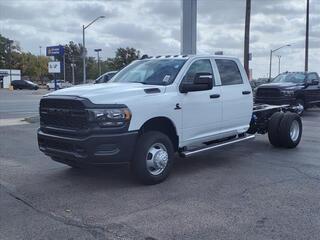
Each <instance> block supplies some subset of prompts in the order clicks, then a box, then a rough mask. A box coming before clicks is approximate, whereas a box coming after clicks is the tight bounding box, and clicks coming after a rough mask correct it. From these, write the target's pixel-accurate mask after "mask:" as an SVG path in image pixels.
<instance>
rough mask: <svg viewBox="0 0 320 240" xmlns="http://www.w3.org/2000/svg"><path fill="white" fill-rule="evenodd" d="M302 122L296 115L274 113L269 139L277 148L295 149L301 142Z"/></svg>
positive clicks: (271, 119) (269, 129)
mask: <svg viewBox="0 0 320 240" xmlns="http://www.w3.org/2000/svg"><path fill="white" fill-rule="evenodd" d="M301 135H302V122H301V118H300V116H299V115H298V114H296V113H291V112H287V113H282V112H277V113H274V114H273V115H272V116H271V118H270V121H269V126H268V137H269V141H270V143H271V144H272V145H273V146H275V147H285V148H295V147H296V146H297V145H298V144H299V143H300V140H301Z"/></svg>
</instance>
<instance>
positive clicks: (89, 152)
mask: <svg viewBox="0 0 320 240" xmlns="http://www.w3.org/2000/svg"><path fill="white" fill-rule="evenodd" d="M137 138H138V132H125V133H117V134H95V135H89V136H86V137H65V136H57V135H53V134H48V133H45V132H43V131H41V130H40V129H39V130H38V144H39V149H40V150H41V151H42V152H44V153H45V154H46V155H48V156H50V157H51V158H52V159H53V160H55V161H58V162H63V163H72V162H75V163H79V164H85V165H103V164H114V163H128V162H130V160H131V158H132V156H133V153H134V147H135V143H136V140H137Z"/></svg>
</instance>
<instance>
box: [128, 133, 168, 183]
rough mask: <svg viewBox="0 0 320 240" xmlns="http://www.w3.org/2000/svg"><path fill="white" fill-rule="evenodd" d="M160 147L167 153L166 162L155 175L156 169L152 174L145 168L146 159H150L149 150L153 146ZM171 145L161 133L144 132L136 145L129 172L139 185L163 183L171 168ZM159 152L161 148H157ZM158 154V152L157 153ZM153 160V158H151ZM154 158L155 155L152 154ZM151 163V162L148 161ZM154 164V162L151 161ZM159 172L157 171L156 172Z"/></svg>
mask: <svg viewBox="0 0 320 240" xmlns="http://www.w3.org/2000/svg"><path fill="white" fill-rule="evenodd" d="M157 144H158V145H161V146H164V147H165V150H166V153H167V162H166V165H165V167H164V168H163V169H162V170H161V169H160V170H161V172H159V173H158V174H156V171H157V169H156V168H154V169H155V170H154V171H155V173H154V174H152V173H151V172H150V171H152V168H150V167H148V166H147V158H149V157H150V154H151V153H150V152H149V151H150V149H151V148H152V147H153V146H155V147H156V146H157ZM173 149H174V148H173V145H172V142H171V140H170V139H169V137H168V136H167V135H165V134H163V133H161V132H157V131H150V132H146V133H144V134H143V135H141V136H140V138H139V140H138V142H137V145H136V151H135V154H134V157H133V159H132V162H131V171H132V173H133V175H134V177H135V178H136V179H137V180H139V181H140V182H141V183H143V184H146V185H152V184H158V183H160V182H162V181H164V180H165V179H166V178H167V177H168V176H169V173H170V170H171V168H172V164H173V159H174V150H173ZM159 150H161V148H159ZM157 154H158V152H157ZM152 155H153V154H151V158H153V157H154V156H152ZM154 155H155V156H156V154H154ZM148 161H152V160H148ZM152 163H154V161H152ZM158 171H159V170H158Z"/></svg>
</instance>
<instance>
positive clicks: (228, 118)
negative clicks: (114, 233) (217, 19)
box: [38, 55, 302, 184]
mask: <svg viewBox="0 0 320 240" xmlns="http://www.w3.org/2000/svg"><path fill="white" fill-rule="evenodd" d="M286 110H288V109H286V108H283V107H279V106H270V105H256V106H253V97H252V90H251V87H250V83H249V80H248V78H247V74H246V72H245V70H244V68H243V66H242V65H241V63H240V61H239V59H237V58H234V57H227V56H214V55H213V56H207V55H199V56H197V55H192V56H187V55H184V56H164V57H155V58H148V59H143V60H136V61H134V62H133V63H131V64H130V65H129V66H127V67H125V68H124V69H122V70H121V71H120V72H119V73H118V74H117V75H116V76H115V77H114V78H113V79H112V80H111V81H110V82H109V83H108V84H96V85H83V86H79V87H76V88H69V89H62V90H59V91H55V92H52V93H49V94H47V95H46V96H44V97H42V99H41V101H40V108H39V111H40V128H39V130H38V144H39V148H40V150H41V151H43V152H44V153H45V154H46V155H48V156H50V157H51V158H52V159H53V160H54V161H58V162H62V163H64V164H67V165H70V166H72V167H85V166H87V165H98V166H99V165H100V166H101V165H105V164H111V163H112V164H114V163H129V164H130V166H131V169H132V172H133V174H134V176H135V177H136V178H137V179H138V180H140V181H141V182H142V183H144V184H156V183H160V182H161V181H163V180H165V179H166V178H167V176H168V175H169V172H170V170H171V169H172V166H173V161H174V156H175V153H178V154H179V155H180V156H181V157H188V156H193V155H196V154H200V153H202V152H205V151H209V150H212V149H215V148H218V147H222V146H225V145H229V144H234V143H237V142H241V141H246V140H250V139H253V138H254V137H255V135H254V134H255V133H260V134H265V133H268V136H269V141H270V143H271V144H272V145H274V146H275V147H284V148H294V147H296V146H297V145H298V144H299V142H300V139H301V133H302V122H301V118H300V116H299V115H298V114H296V113H291V112H285V111H286ZM284 112H285V113H284Z"/></svg>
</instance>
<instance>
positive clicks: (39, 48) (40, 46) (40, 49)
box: [39, 46, 42, 57]
mask: <svg viewBox="0 0 320 240" xmlns="http://www.w3.org/2000/svg"><path fill="white" fill-rule="evenodd" d="M41 48H42V46H39V50H40V57H41Z"/></svg>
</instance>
